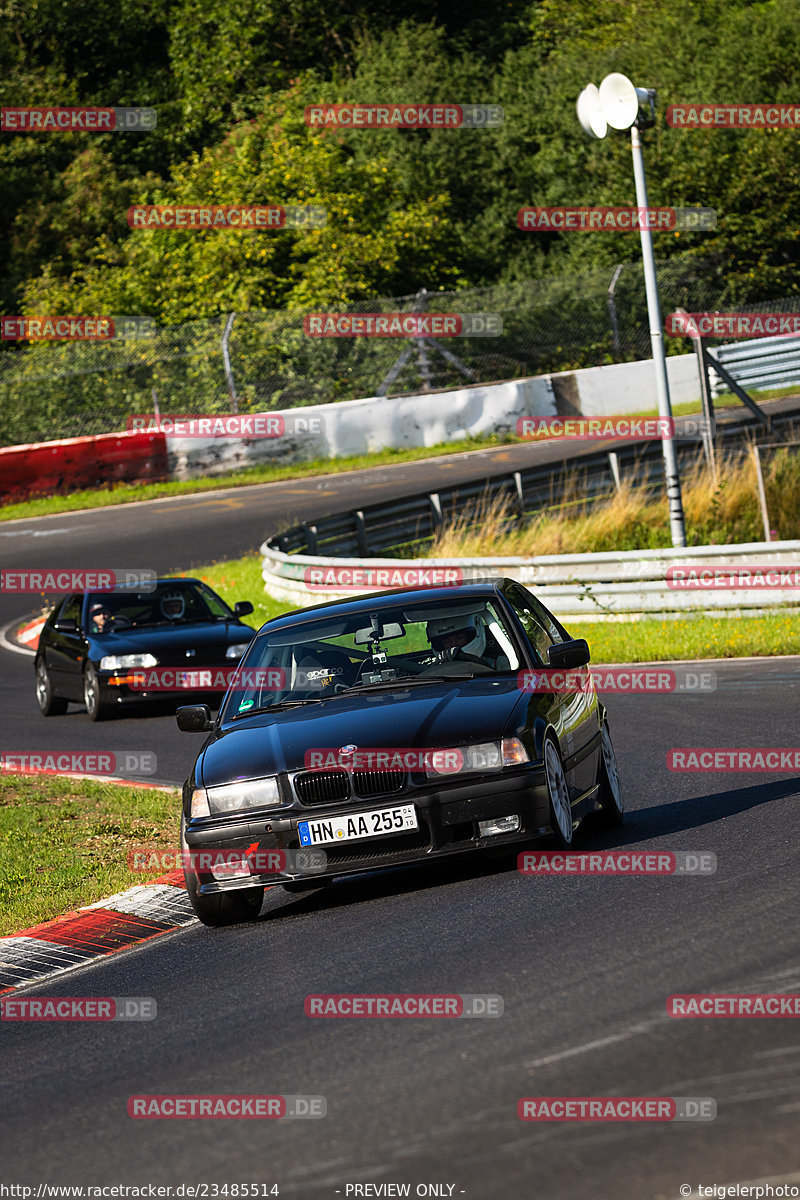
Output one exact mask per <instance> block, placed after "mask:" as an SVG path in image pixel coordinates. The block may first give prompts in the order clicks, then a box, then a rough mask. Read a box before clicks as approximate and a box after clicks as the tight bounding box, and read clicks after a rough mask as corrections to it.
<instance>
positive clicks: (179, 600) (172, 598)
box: [160, 589, 186, 621]
mask: <svg viewBox="0 0 800 1200" xmlns="http://www.w3.org/2000/svg"><path fill="white" fill-rule="evenodd" d="M160 607H161V613H162V615H163V616H165V617H166V618H167V620H168V621H180V620H182V619H183V614H184V613H185V612H186V601H185V600H184V598H183V592H182V591H180V590H179V589H176V590H175V591H172V592H164V595H163V596H162V597H161V605H160Z"/></svg>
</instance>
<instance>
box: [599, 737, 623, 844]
mask: <svg viewBox="0 0 800 1200" xmlns="http://www.w3.org/2000/svg"><path fill="white" fill-rule="evenodd" d="M599 783H600V794H599V797H598V798H599V800H600V811H601V816H602V820H603V823H604V824H605V825H612V826H615V825H621V824H622V822H623V821H624V819H625V799H624V797H623V794H622V783H621V781H620V777H619V770H618V768H617V756H616V754H615V753H614V746H613V743H612V741H611V733H610V732H609V728H608V723H607V722H605V721H604V722H603V729H602V741H601V744H600V767H599Z"/></svg>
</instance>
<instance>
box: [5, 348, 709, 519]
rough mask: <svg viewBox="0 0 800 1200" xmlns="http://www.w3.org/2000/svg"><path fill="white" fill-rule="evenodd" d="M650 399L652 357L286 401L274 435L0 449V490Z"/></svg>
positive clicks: (642, 404)
mask: <svg viewBox="0 0 800 1200" xmlns="http://www.w3.org/2000/svg"><path fill="white" fill-rule="evenodd" d="M667 369H668V373H669V379H670V388H671V397H672V402H673V404H674V405H678V404H684V403H686V402H689V401H695V402H697V404H698V407H699V401H700V384H699V379H698V374H697V364H696V359H695V356H694V355H693V354H686V355H678V356H676V357H673V358H668V359H667ZM656 407H657V398H656V390H655V368H654V365H653V363H652V361H650V360H647V361H644V362H634V363H619V364H613V365H610V366H605V367H589V368H587V369H585V370H581V371H562V372H560V373H558V374H554V375H539V376H533V377H531V378H528V379H514V380H509V381H507V382H505V383H494V384H486V385H481V386H479V387H465V388H458V389H456V390H453V391H449V392H433V393H431V392H427V393H422V394H420V395H416V396H396V397H390V398H387V397H385V396H377V397H376V396H372V397H369V398H367V399H364V400H345V401H341V402H339V403H337V404H317V405H309V406H308V407H304V408H299V409H294V410H292V418H293V421H294V424H300V425H303V423H304V422H305V423H306V425H305V428H306V429H307V430H308V432H302V431H301V432H295V433H293V434H291V435H285V436H283V437H279V438H250V439H248V438H176V437H170V436H165V435H164V434H159V433H154V432H144V433H135V434H133V433H131V434H103V435H101V436H99V437H89V438H67V439H65V440H63V441H58V442H45V443H42V444H40V445H33V446H10V447H6V448H2V449H0V497H3V498H5V499H6V500H8V499H11V498H14V499H22V498H23V497H24V496H31V495H36V494H43V493H52V492H64V491H74V490H76V489H78V488H82V487H94V486H97V485H98V484H101V483H104V482H136V481H140V480H151V479H152V480H155V479H196V478H199V477H201V476H204V475H224V474H228V473H229V472H232V471H237V470H243V469H245V468H246V467H251V466H255V465H257V464H259V463H265V462H267V463H268V462H271V461H272V462H278V461H280V462H283V463H292V462H301V461H304V460H309V459H314V458H344V457H348V456H352V455H357V454H366V453H369V452H371V451H377V450H385V449H389V448H406V447H425V446H434V445H437V444H440V443H444V442H455V441H460V440H462V439H463V438H465V437H469V436H474V437H477V436H482V435H486V434H492V433H496V434H499V435H500V436H503V435H504V434H508V433H514V432H515V430H516V425H517V420H518V418H519V417H533V416H570V415H576V416H577V415H581V416H587V417H597V416H605V415H612V414H616V413H620V414H622V413H631V412H642V411H645V410H647V409H655V408H656Z"/></svg>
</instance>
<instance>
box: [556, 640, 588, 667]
mask: <svg viewBox="0 0 800 1200" xmlns="http://www.w3.org/2000/svg"><path fill="white" fill-rule="evenodd" d="M591 657H592V656H591V653H590V651H589V643H588V642H587V641H586V639H585V638H573V639H572V640H571V641H569V642H556V643H555V645H553V646H550V647H549V648H548V651H547V665H548V666H549V667H561V668H569V667H585V666H586V664H587V663H588V661H589V659H590V658H591Z"/></svg>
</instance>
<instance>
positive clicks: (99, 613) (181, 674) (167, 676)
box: [34, 579, 255, 721]
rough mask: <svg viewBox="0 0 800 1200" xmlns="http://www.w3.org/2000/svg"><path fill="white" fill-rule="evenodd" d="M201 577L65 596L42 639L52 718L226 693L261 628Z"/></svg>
mask: <svg viewBox="0 0 800 1200" xmlns="http://www.w3.org/2000/svg"><path fill="white" fill-rule="evenodd" d="M252 611H253V606H252V604H250V602H249V601H247V600H243V601H240V602H239V603H238V604H236V605H235V606H234V608H233V609H231V608H229V607H228V605H227V604H226V603H225V601H224V600H222V599H221V597H220V596H218V595H217V593H216V592H215V591H213V590H212V589H211V588H210V587H208V585H207V584H205V583H203V582H202V581H201V580H199V579H158V580H156V581H155V583H154V584H153V585H152V586H151V587H148V588H147V589H145V590H141V591H137V590H135V589H120V590H117V591H113V592H88V591H87V592H75V593H74V594H73V595H71V596H65V597H64V598H63V599H61V600H59V601H58V602H57V604H56V606H55V608H54V609H53V610H52V612H51V613H50V615H49V617H48V618H47V621H46V622H45V625H44V628H43V629H42V632H41V636H40V638H39V645H38V647H37V650H36V658H35V661H34V670H35V672H36V700H37V703H38V705H39V709H40V711H41V712H42V713H43V715H44V716H46V717H50V716H54V715H58V714H61V713H65V712H66V711H67V705H68V704H69V703H70V701H73V702H74V703H76V704H80V703H82V704H85V706H86V711H87V713H88V714H89V716H90V717H91V719H92V720H93V721H98V720H101V719H102V718H103V717H105V716H107V715H108V714H109V713H110V712H111V711H113V710H114V709H118V708H122V707H124V706H126V705H129V704H134V703H138V702H141V701H143V700H144V701H148V700H165V699H171V700H174V699H175V698H181V699H182V700H184V701H185V700H186V697H187V692H191V693H193V694H197V695H200V696H203V695H208V696H211V695H212V694H214V693H216V694H217V697H218V698H219V696H221V695H222V694H224V692H225V691H226V690H227V687H228V684H229V683H230V678H231V676H232V675H233V673H234V671H235V668H236V665H237V663H238V662H239V659H240V658H241V656H242V654H243V653H244V652H245V650H246V649H247V646H248V645H249V643H250V641H251V639H252V638H253V636H254V635H255V630H254V629H252V628H251V627H250V626H249V625H245V624H243V622H242V621H241V620H240V618H241V617H244V616H247V614H248V613H251V612H252Z"/></svg>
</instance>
